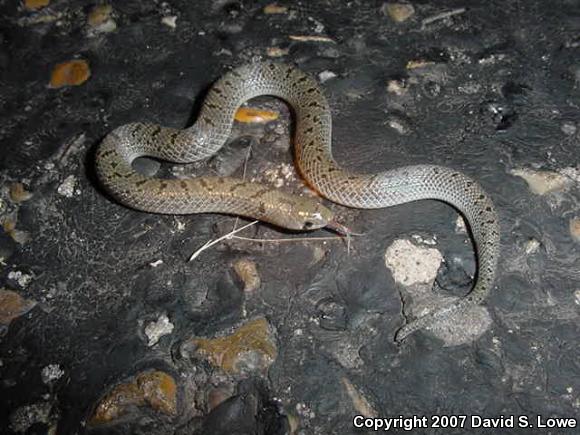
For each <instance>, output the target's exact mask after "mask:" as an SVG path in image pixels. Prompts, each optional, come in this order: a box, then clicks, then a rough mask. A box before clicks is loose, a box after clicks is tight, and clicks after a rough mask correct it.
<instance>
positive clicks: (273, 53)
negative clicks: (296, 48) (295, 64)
mask: <svg viewBox="0 0 580 435" xmlns="http://www.w3.org/2000/svg"><path fill="white" fill-rule="evenodd" d="M288 52H289V50H288V49H287V48H280V47H268V49H267V50H266V54H267V55H268V56H269V57H282V56H286V55H287V54H288Z"/></svg>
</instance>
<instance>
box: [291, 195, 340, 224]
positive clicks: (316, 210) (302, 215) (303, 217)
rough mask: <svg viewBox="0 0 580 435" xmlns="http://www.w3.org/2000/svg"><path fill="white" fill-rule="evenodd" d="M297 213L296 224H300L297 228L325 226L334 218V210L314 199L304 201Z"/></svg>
mask: <svg viewBox="0 0 580 435" xmlns="http://www.w3.org/2000/svg"><path fill="white" fill-rule="evenodd" d="M303 199H306V198H303ZM296 214H297V217H298V219H297V220H296V224H298V226H299V227H298V228H296V229H300V230H303V231H312V230H317V229H319V228H324V227H326V226H327V225H328V223H329V222H331V221H332V220H333V218H334V217H333V214H332V212H331V211H330V210H329V209H328V208H326V207H325V206H323V205H322V204H320V203H318V202H316V201H313V200H307V201H304V202H303V203H302V204H301V206H300V208H299V209H297V213H296Z"/></svg>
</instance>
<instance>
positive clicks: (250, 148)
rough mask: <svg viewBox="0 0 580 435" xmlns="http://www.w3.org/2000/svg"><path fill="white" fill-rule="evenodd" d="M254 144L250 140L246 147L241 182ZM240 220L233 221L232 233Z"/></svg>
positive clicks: (237, 218) (244, 177)
mask: <svg viewBox="0 0 580 435" xmlns="http://www.w3.org/2000/svg"><path fill="white" fill-rule="evenodd" d="M253 144H254V141H253V140H252V142H250V146H249V147H248V152H247V153H246V158H245V159H244V169H243V172H242V180H245V179H246V171H247V169H248V161H249V160H250V154H251V152H252V145H253ZM239 220H240V218H239V217H238V216H236V220H235V221H234V227H233V228H232V231H235V230H236V227H237V226H238V222H239Z"/></svg>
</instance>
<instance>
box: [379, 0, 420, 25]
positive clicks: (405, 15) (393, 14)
mask: <svg viewBox="0 0 580 435" xmlns="http://www.w3.org/2000/svg"><path fill="white" fill-rule="evenodd" d="M381 12H382V13H383V14H384V15H388V16H389V17H390V18H391V19H392V20H393V21H395V22H396V23H402V22H403V21H407V20H408V19H409V18H411V17H412V16H413V15H414V14H415V8H414V7H413V5H411V4H408V3H385V4H383V6H382V7H381Z"/></svg>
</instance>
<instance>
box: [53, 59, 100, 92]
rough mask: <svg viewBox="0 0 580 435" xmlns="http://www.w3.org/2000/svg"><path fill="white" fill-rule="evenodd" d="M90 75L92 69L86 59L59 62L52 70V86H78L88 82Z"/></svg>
mask: <svg viewBox="0 0 580 435" xmlns="http://www.w3.org/2000/svg"><path fill="white" fill-rule="evenodd" d="M90 76H91V70H90V68H89V64H88V63H87V61H86V60H80V59H79V60H71V61H69V62H63V63H59V64H58V65H56V66H55V67H54V69H53V70H52V75H51V77H50V87H51V88H62V87H63V86H78V85H81V84H83V83H84V82H86V81H87V80H88V79H89V77H90Z"/></svg>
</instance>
